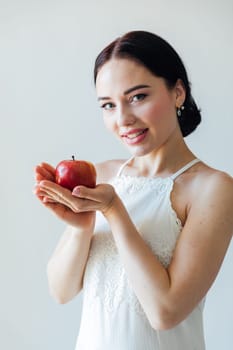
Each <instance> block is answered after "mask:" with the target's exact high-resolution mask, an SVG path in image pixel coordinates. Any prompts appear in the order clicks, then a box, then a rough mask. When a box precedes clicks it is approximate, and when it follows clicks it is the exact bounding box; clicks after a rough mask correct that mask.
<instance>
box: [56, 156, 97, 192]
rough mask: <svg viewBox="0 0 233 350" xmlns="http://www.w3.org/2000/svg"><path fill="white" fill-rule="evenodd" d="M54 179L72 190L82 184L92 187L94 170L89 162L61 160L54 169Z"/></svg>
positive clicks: (94, 182) (94, 179)
mask: <svg viewBox="0 0 233 350" xmlns="http://www.w3.org/2000/svg"><path fill="white" fill-rule="evenodd" d="M55 181H56V183H57V184H58V185H60V186H62V187H65V188H68V189H69V190H71V191H72V190H73V188H74V187H76V186H79V185H83V186H87V187H91V188H94V187H95V186H96V170H95V167H94V165H93V164H92V163H91V162H88V161H86V160H76V159H74V156H72V159H70V160H62V161H61V162H60V163H59V164H58V165H57V167H56V170H55Z"/></svg>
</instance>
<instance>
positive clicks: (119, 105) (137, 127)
mask: <svg viewBox="0 0 233 350" xmlns="http://www.w3.org/2000/svg"><path fill="white" fill-rule="evenodd" d="M96 90H97V97H98V101H99V103H100V107H101V108H102V109H103V117H104V122H105V125H106V127H107V128H108V129H109V130H111V131H112V132H113V133H114V134H115V135H116V136H117V137H118V138H120V139H121V140H122V142H123V143H124V144H125V145H126V146H127V147H128V148H129V150H130V152H131V153H132V154H134V155H138V156H139V155H145V154H148V153H150V152H152V151H153V150H158V149H159V148H160V147H161V146H163V145H164V144H165V143H166V142H167V141H169V139H170V138H171V137H172V135H173V134H174V133H180V129H179V125H178V121H177V117H176V107H180V106H181V105H182V103H183V102H184V100H185V91H184V89H183V85H182V83H181V82H180V81H178V82H177V84H176V86H175V87H174V88H173V89H168V88H167V86H166V84H165V81H164V79H162V78H158V77H157V76H155V75H153V74H152V73H151V72H150V71H149V70H147V69H146V68H145V67H144V66H143V65H140V64H138V63H136V62H134V61H132V60H129V59H111V60H110V61H108V62H107V63H105V64H104V65H103V66H102V67H101V69H100V71H99V73H98V75H97V79H96Z"/></svg>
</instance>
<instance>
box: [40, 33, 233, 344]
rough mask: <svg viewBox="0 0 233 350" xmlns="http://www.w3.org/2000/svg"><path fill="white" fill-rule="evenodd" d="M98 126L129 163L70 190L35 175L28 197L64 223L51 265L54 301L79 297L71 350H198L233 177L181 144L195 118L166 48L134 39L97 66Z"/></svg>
mask: <svg viewBox="0 0 233 350" xmlns="http://www.w3.org/2000/svg"><path fill="white" fill-rule="evenodd" d="M95 83H96V91H97V98H98V101H99V103H100V107H101V108H102V110H103V118H104V122H105V124H106V127H107V128H108V129H109V130H110V131H111V132H112V133H113V134H114V135H115V136H116V137H117V138H119V139H120V140H121V141H122V142H123V143H124V144H125V146H126V147H127V148H128V150H129V152H130V153H131V157H130V158H129V159H128V160H126V161H125V160H110V161H106V162H104V163H102V164H97V165H96V168H97V173H98V185H97V186H96V188H94V189H90V188H86V187H83V186H79V187H76V188H75V189H74V190H73V192H71V191H69V190H67V189H64V188H62V187H60V186H58V185H57V184H55V183H54V168H53V167H52V166H51V165H49V164H46V163H42V164H41V165H39V166H37V167H36V180H37V186H36V189H35V193H36V195H37V197H38V198H39V199H40V200H41V202H42V203H43V204H44V206H45V207H47V208H49V209H51V210H52V212H53V213H55V214H56V215H57V216H58V217H59V218H60V219H61V220H63V221H65V222H66V223H67V224H68V227H67V230H66V231H65V233H64V235H63V236H62V238H61V240H60V241H59V243H58V245H57V247H56V249H55V252H54V254H53V256H52V257H51V259H50V261H49V263H48V281H49V286H50V291H51V294H52V295H53V297H54V298H55V299H56V300H57V301H58V302H60V303H66V302H68V301H69V300H71V299H72V298H74V297H75V296H76V295H77V294H78V293H79V292H80V291H81V290H82V289H83V291H84V300H83V312H82V321H81V327H80V332H79V336H78V340H77V347H76V350H109V349H111V350H119V349H120V350H152V349H153V350H158V349H160V350H171V349H172V350H194V349H195V350H203V349H205V344H204V334H203V319H202V316H203V315H202V311H203V305H204V300H205V296H206V293H207V292H208V290H209V288H210V287H211V285H212V283H213V281H214V279H215V278H216V276H217V273H218V271H219V269H220V266H221V264H222V261H223V259H224V256H225V254H226V251H227V248H228V246H229V243H230V240H231V237H232V231H233V215H232V207H233V181H232V178H231V177H230V176H229V175H227V174H226V173H223V172H221V171H218V170H216V169H213V168H211V167H209V166H208V165H207V164H204V163H203V162H202V161H201V160H199V159H197V158H196V157H195V155H194V154H193V153H192V151H191V150H190V149H189V148H188V147H187V145H186V143H185V141H184V137H185V136H187V135H189V134H190V133H191V132H193V131H194V130H195V128H196V127H197V125H198V124H199V123H200V120H201V115H200V111H199V110H198V108H197V106H196V103H195V101H194V99H193V97H192V95H191V91H190V84H189V81H188V77H187V73H186V70H185V67H184V65H183V63H182V61H181V59H180V57H179V56H178V54H177V53H176V52H175V50H174V49H173V48H172V47H171V46H170V45H169V44H168V43H167V42H166V41H165V40H163V39H162V38H160V37H158V36H157V35H154V34H152V33H148V32H144V31H133V32H129V33H127V34H125V35H124V36H122V37H120V38H118V39H116V40H115V41H114V42H112V43H111V44H110V45H108V46H107V47H106V48H105V49H104V50H103V51H102V52H101V53H100V54H99V56H98V57H97V59H96V64H95Z"/></svg>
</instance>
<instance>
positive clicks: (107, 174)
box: [95, 159, 127, 183]
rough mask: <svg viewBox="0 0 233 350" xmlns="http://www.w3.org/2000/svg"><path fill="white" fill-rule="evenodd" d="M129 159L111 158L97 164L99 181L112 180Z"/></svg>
mask: <svg viewBox="0 0 233 350" xmlns="http://www.w3.org/2000/svg"><path fill="white" fill-rule="evenodd" d="M126 161H127V159H111V160H106V161H104V162H101V163H97V164H95V167H96V172H97V183H104V182H108V181H110V180H111V179H112V178H113V177H115V176H116V175H117V173H118V171H119V169H120V167H121V166H122V164H124V163H125V162H126Z"/></svg>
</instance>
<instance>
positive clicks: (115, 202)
mask: <svg viewBox="0 0 233 350" xmlns="http://www.w3.org/2000/svg"><path fill="white" fill-rule="evenodd" d="M122 207H123V203H122V201H121V199H120V198H119V196H118V195H117V194H116V193H115V194H114V196H113V197H112V200H111V202H110V203H109V205H108V206H107V207H106V208H105V209H104V210H102V214H103V215H104V216H105V218H106V219H107V220H110V219H111V218H112V217H115V215H116V214H117V213H119V211H120V210H121V209H122Z"/></svg>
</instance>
